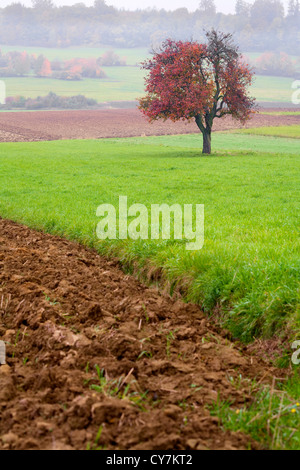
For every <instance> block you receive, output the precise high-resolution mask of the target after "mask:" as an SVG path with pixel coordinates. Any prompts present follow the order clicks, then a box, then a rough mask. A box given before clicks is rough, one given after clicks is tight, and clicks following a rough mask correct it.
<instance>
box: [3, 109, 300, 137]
mask: <svg viewBox="0 0 300 470" xmlns="http://www.w3.org/2000/svg"><path fill="white" fill-rule="evenodd" d="M262 111H266V112H267V111H268V110H267V109H264V110H263V109H261V112H262ZM272 111H274V109H272ZM281 111H283V110H281ZM285 111H288V110H285ZM297 124H300V116H299V115H293V116H287V115H285V116H276V115H263V114H257V115H255V116H254V117H253V119H252V120H251V121H249V122H248V123H247V124H246V126H245V127H246V128H249V127H262V126H280V125H281V126H282V125H297ZM239 128H242V126H241V125H239V124H237V123H236V122H235V121H234V120H232V118H231V117H227V118H224V119H222V120H217V121H216V122H215V123H214V131H224V130H231V129H239ZM197 132H198V128H197V126H196V124H195V122H190V123H187V122H177V123H173V122H171V121H166V122H162V121H160V122H155V123H152V124H149V123H148V122H147V120H146V119H145V118H144V116H143V115H142V114H141V113H140V112H139V111H138V110H137V109H117V110H116V109H113V110H99V111H98V110H93V111H37V112H33V113H28V112H18V113H15V112H11V113H10V112H8V113H1V114H0V142H34V141H43V140H62V139H101V138H110V137H113V138H116V137H137V136H144V135H147V136H149V135H172V134H190V133H197Z"/></svg>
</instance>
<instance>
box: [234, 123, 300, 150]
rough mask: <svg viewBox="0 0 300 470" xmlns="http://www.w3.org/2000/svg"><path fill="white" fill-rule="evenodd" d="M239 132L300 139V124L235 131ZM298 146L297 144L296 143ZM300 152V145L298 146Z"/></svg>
mask: <svg viewBox="0 0 300 470" xmlns="http://www.w3.org/2000/svg"><path fill="white" fill-rule="evenodd" d="M235 132H237V133H239V134H250V135H261V136H273V137H288V138H292V139H300V126H278V127H255V128H252V129H238V130H237V131H235ZM295 148H296V145H295ZM297 151H298V153H300V148H299V146H298V147H297Z"/></svg>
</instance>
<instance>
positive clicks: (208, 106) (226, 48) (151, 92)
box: [139, 33, 254, 124]
mask: <svg viewBox="0 0 300 470" xmlns="http://www.w3.org/2000/svg"><path fill="white" fill-rule="evenodd" d="M218 34H219V33H216V34H214V35H211V36H209V35H208V36H207V37H208V38H209V39H210V40H211V41H215V44H212V43H209V44H208V45H206V44H199V43H197V42H182V41H177V42H176V41H172V40H170V39H167V40H166V41H165V42H164V43H163V46H162V48H161V50H160V51H159V52H156V53H154V56H153V57H152V58H151V59H150V60H148V61H146V62H144V63H143V64H142V67H143V68H144V69H145V70H148V71H149V74H148V77H147V78H146V92H147V95H146V96H145V97H143V98H141V99H140V102H139V104H140V106H139V108H140V110H141V111H142V112H143V113H144V114H145V115H146V116H147V117H148V119H149V121H153V120H156V119H160V118H162V119H171V120H173V121H178V120H180V119H184V120H185V119H187V120H190V119H192V118H196V117H197V116H199V115H200V116H202V117H203V120H204V117H206V121H207V122H210V123H211V124H212V121H213V119H214V118H215V117H216V116H217V117H221V116H222V115H225V114H232V116H233V117H235V118H237V119H240V120H241V121H245V120H246V119H248V118H249V116H250V115H251V109H252V108H253V106H254V101H253V100H252V99H251V98H249V97H248V96H247V87H248V86H249V85H250V84H251V81H252V72H251V71H250V70H249V68H248V66H247V65H246V64H243V63H241V61H240V60H239V59H240V57H239V55H238V54H237V52H236V49H237V48H236V47H235V46H234V47H233V46H231V42H229V39H230V35H223V34H220V35H219V36H218ZM217 110H219V115H217V112H218V111H217Z"/></svg>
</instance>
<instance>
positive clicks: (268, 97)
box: [0, 67, 293, 102]
mask: <svg viewBox="0 0 300 470" xmlns="http://www.w3.org/2000/svg"><path fill="white" fill-rule="evenodd" d="M103 70H104V71H105V73H106V74H107V77H108V78H106V79H102V80H96V79H84V80H81V81H74V82H72V81H64V80H54V79H51V78H35V77H9V78H1V77H0V80H1V79H2V80H4V81H5V83H6V92H7V96H19V95H20V96H25V97H26V98H36V97H37V96H44V95H47V94H48V93H49V92H50V91H52V92H53V93H56V94H57V95H64V96H72V95H78V94H81V95H85V96H86V97H87V98H94V99H96V100H98V101H99V102H104V101H119V100H123V101H128V100H135V99H136V98H139V97H141V96H143V94H144V71H143V70H140V68H139V67H103ZM292 83H293V80H292V79H289V78H280V77H262V76H257V77H256V80H255V83H254V85H253V86H252V88H251V95H253V96H254V97H255V98H256V99H257V100H258V101H264V102H268V101H270V102H273V101H278V102H291V97H292V92H293V90H292V88H291V86H292Z"/></svg>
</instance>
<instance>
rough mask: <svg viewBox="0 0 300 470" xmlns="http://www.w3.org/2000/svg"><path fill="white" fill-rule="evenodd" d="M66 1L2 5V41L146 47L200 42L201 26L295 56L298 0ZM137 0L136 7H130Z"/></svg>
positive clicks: (255, 47)
mask: <svg viewBox="0 0 300 470" xmlns="http://www.w3.org/2000/svg"><path fill="white" fill-rule="evenodd" d="M67 1H68V0H56V1H52V0H23V1H21V2H20V3H18V2H14V3H10V4H9V5H7V6H5V5H3V6H2V8H0V44H2V45H24V46H40V47H41V46H42V47H69V46H78V45H82V46H91V47H93V46H99V45H108V46H115V47H150V46H151V45H154V46H156V45H157V44H160V43H161V42H162V41H163V40H164V39H166V38H167V37H170V38H172V39H182V40H190V39H191V38H193V39H194V40H202V39H203V38H204V31H203V30H204V29H210V28H211V27H215V28H217V29H219V30H221V31H224V32H230V33H234V34H235V38H236V41H237V42H238V43H239V45H240V48H241V50H244V51H249V50H251V51H254V52H255V51H259V52H260V51H266V50H270V51H276V50H277V51H284V52H288V53H290V54H296V55H297V54H299V49H300V47H299V46H300V35H299V25H300V7H299V0H288V1H282V0H255V1H251V2H248V1H246V0H228V1H227V2H225V4H224V5H227V8H229V7H230V10H231V12H232V13H224V12H221V11H219V9H220V8H221V6H222V2H220V1H217V0H200V1H194V0H192V1H189V3H188V5H189V9H187V8H186V7H185V6H184V2H180V1H179V0H177V2H176V1H170V0H162V1H160V2H158V1H157V3H156V5H157V4H158V3H159V5H160V8H156V9H153V8H149V5H151V4H153V5H154V3H151V2H152V1H154V0H151V1H150V2H148V1H146V2H143V3H142V4H141V3H138V2H137V0H131V1H130V0H128V1H126V2H125V1H123V0H107V1H104V0H95V1H93V2H91V1H88V0H86V2H85V3H83V2H81V3H76V4H74V1H71V0H70V3H72V5H71V6H64V5H65V3H66V2H67ZM5 2H7V0H5ZM2 3H3V0H2ZM137 3H138V5H139V7H138V9H136V10H134V6H135V5H136V4H137ZM113 4H116V5H119V6H120V7H121V6H122V8H121V9H119V8H117V7H116V6H113ZM180 4H181V5H182V6H180V7H178V8H176V5H180ZM124 5H128V7H130V8H131V9H130V10H129V9H128V8H126V7H124ZM147 6H148V7H147ZM161 7H164V8H161ZM170 8H172V10H170ZM194 8H195V9H194ZM192 9H193V11H191V10H192Z"/></svg>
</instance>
